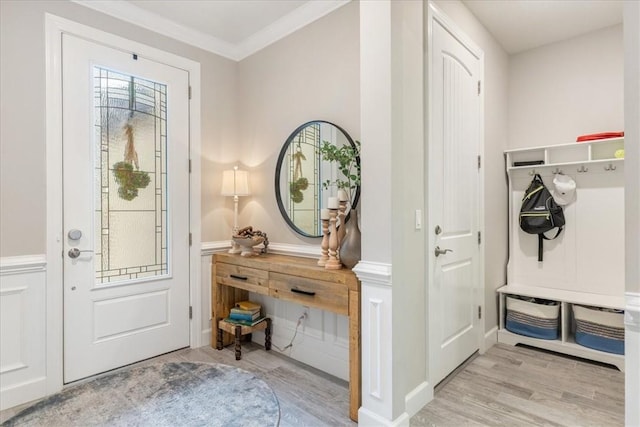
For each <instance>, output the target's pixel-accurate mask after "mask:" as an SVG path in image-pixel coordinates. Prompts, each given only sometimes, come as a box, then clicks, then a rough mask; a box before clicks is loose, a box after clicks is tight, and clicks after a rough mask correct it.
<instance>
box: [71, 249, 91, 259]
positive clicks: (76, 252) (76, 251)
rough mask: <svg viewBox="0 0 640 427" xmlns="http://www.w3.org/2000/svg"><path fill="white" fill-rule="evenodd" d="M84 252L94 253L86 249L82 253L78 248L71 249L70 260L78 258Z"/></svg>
mask: <svg viewBox="0 0 640 427" xmlns="http://www.w3.org/2000/svg"><path fill="white" fill-rule="evenodd" d="M82 252H93V251H92V250H89V249H85V250H83V251H81V250H80V249H78V248H71V249H69V252H68V254H69V258H78V257H79V256H80V254H81V253H82Z"/></svg>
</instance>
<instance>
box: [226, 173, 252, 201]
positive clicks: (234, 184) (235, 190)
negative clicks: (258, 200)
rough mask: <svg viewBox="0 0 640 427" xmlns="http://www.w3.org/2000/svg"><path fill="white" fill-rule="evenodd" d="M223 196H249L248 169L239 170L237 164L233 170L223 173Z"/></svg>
mask: <svg viewBox="0 0 640 427" xmlns="http://www.w3.org/2000/svg"><path fill="white" fill-rule="evenodd" d="M221 194H222V195H223V196H248V195H249V174H248V173H247V171H241V170H238V167H237V166H234V167H233V170H228V171H224V172H223V173H222V191H221Z"/></svg>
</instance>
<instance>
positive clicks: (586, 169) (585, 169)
mask: <svg viewBox="0 0 640 427" xmlns="http://www.w3.org/2000/svg"><path fill="white" fill-rule="evenodd" d="M576 170H577V171H578V172H579V173H582V172H587V171H588V170H589V168H585V167H584V165H580V169H576Z"/></svg>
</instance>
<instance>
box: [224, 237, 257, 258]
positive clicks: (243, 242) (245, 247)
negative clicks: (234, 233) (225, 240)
mask: <svg viewBox="0 0 640 427" xmlns="http://www.w3.org/2000/svg"><path fill="white" fill-rule="evenodd" d="M232 240H233V241H234V242H235V243H236V244H237V245H238V246H240V250H241V252H240V255H242V256H254V255H258V253H257V252H255V251H254V249H253V247H254V246H257V245H259V244H261V243H264V237H263V236H252V237H233V239H232Z"/></svg>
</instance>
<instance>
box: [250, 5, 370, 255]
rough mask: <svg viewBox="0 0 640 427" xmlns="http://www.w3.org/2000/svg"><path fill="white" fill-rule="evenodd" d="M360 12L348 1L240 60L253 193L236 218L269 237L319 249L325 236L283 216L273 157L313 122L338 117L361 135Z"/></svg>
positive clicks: (356, 136) (341, 123)
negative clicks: (297, 227)
mask: <svg viewBox="0 0 640 427" xmlns="http://www.w3.org/2000/svg"><path fill="white" fill-rule="evenodd" d="M358 11H359V4H358V2H355V1H354V2H351V3H349V4H347V5H346V6H343V7H341V8H339V9H338V10H336V11H334V12H332V13H330V14H328V15H326V16H325V17H323V18H321V19H319V20H317V21H315V22H313V23H311V24H310V25H307V26H305V27H303V28H301V29H300V30H298V31H296V32H295V33H293V34H291V35H289V36H288V37H285V38H284V39H282V40H279V41H278V42H276V43H274V44H272V45H270V46H268V47H267V48H265V49H263V50H261V51H259V52H257V53H255V54H253V55H251V56H249V57H248V58H246V59H244V60H242V61H241V62H240V63H239V67H238V70H239V72H238V92H237V94H238V105H239V120H238V135H239V143H240V144H241V146H242V156H241V158H239V159H238V160H239V161H240V163H242V164H244V165H245V166H246V167H247V169H248V170H250V179H251V192H252V194H251V196H250V197H247V198H243V199H242V200H241V204H242V208H241V211H240V220H239V221H240V224H244V225H248V224H251V225H253V226H254V227H256V228H259V229H261V230H263V231H266V232H267V234H268V235H269V239H270V240H271V241H272V242H278V243H291V244H306V243H308V244H312V245H316V246H317V247H318V253H319V251H320V249H319V248H320V239H310V238H304V237H302V236H300V235H298V234H296V233H295V232H294V231H293V230H292V229H291V228H290V227H289V226H288V225H287V224H286V223H285V221H284V220H283V218H282V216H281V215H280V211H279V210H278V206H277V204H276V199H275V188H274V176H275V169H276V161H277V159H278V154H279V153H280V149H281V148H282V146H283V144H284V142H285V141H286V139H287V138H288V137H289V135H290V134H291V133H292V132H293V131H294V130H295V129H296V128H297V127H298V126H299V125H301V124H303V123H306V122H308V121H311V120H327V121H329V122H333V123H335V124H337V125H338V126H340V127H342V128H343V129H344V130H345V131H346V132H347V133H349V135H350V136H351V137H352V138H353V139H360V91H359V70H360V68H359V49H360V40H359V28H360V27H359V22H360V21H359V17H358V13H359V12H358ZM362 143H363V144H365V145H366V143H367V141H363V142H362Z"/></svg>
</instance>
